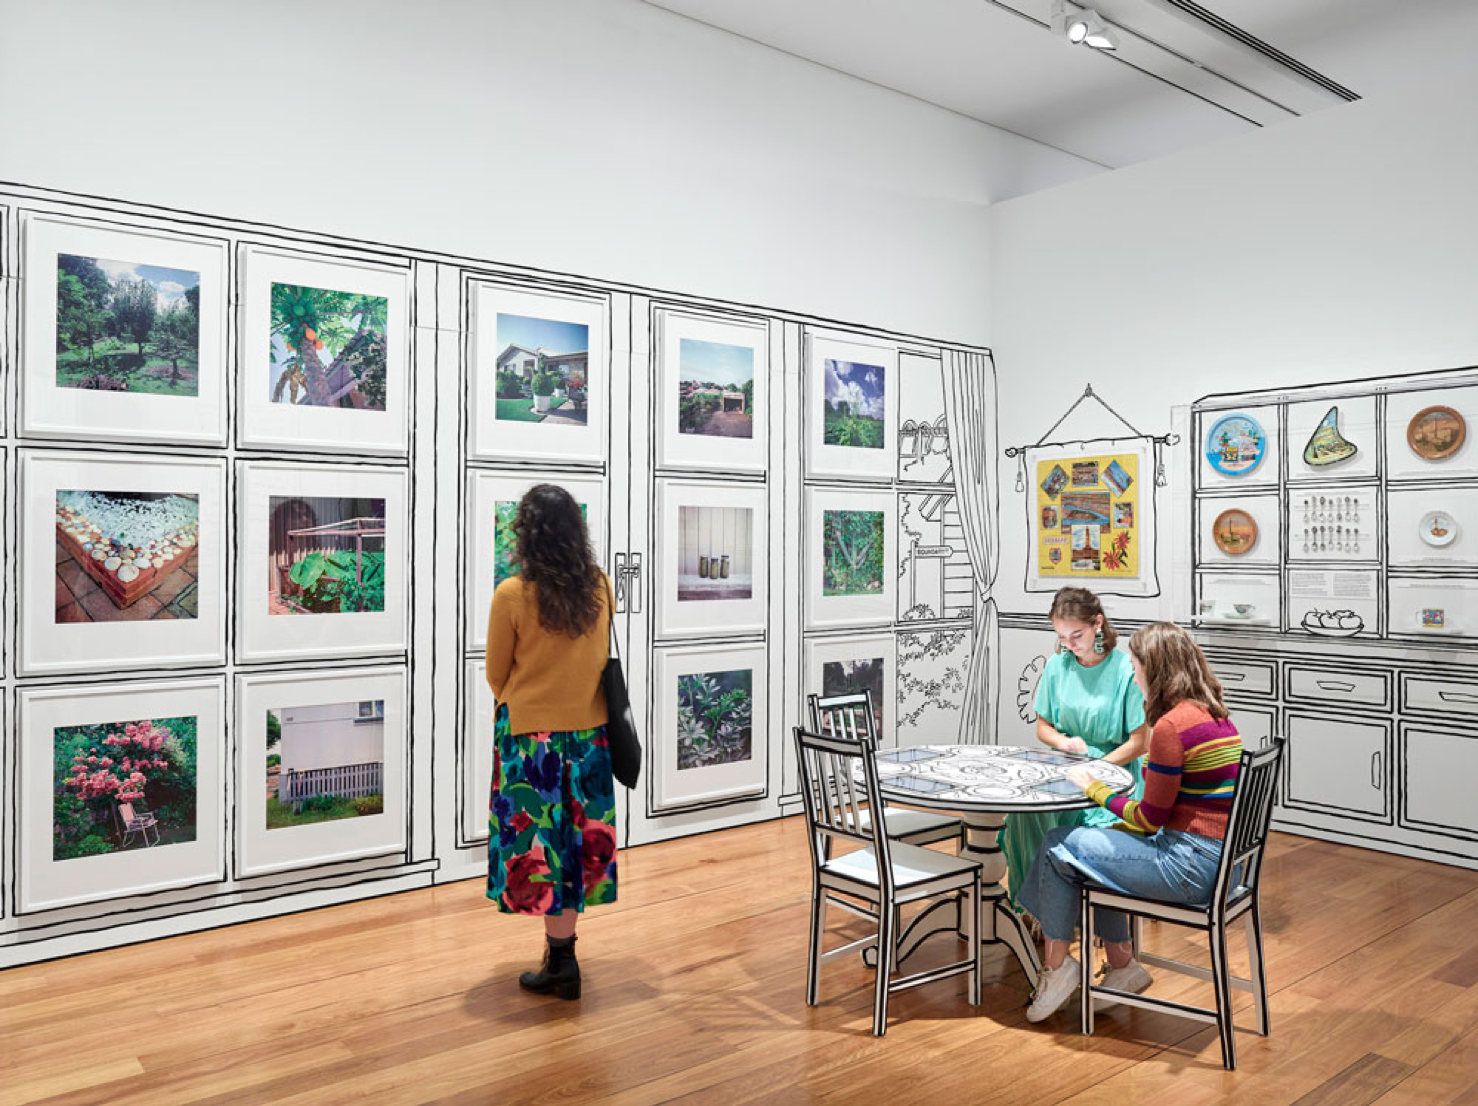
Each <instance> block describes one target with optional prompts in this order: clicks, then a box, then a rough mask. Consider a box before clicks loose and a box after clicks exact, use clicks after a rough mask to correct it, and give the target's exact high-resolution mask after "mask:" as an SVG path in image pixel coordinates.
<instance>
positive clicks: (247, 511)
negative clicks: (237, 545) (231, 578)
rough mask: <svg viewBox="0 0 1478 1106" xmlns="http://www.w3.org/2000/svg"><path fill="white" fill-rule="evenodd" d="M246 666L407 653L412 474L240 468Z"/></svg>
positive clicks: (241, 621) (240, 612) (240, 607)
mask: <svg viewBox="0 0 1478 1106" xmlns="http://www.w3.org/2000/svg"><path fill="white" fill-rule="evenodd" d="M237 513H238V517H237V532H238V534H240V541H241V560H240V567H239V569H238V571H237V573H236V578H237V581H238V588H239V592H238V595H237V605H236V611H237V619H238V623H237V635H238V636H237V642H238V646H239V655H240V657H241V659H242V660H243V661H264V660H291V659H296V658H305V657H333V658H339V657H363V656H375V655H377V654H385V653H400V652H403V651H404V650H405V648H406V628H407V621H408V620H407V601H406V597H407V594H408V591H407V587H406V578H407V573H408V571H409V565H408V563H407V549H408V546H407V543H406V517H407V516H406V474H405V472H404V470H401V469H392V468H375V467H372V466H367V465H366V466H356V467H349V466H339V465H321V466H313V465H290V464H282V463H275V462H265V461H261V462H255V461H252V462H244V463H242V465H241V468H240V488H239V490H238V494H237Z"/></svg>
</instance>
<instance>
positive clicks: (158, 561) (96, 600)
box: [56, 491, 200, 623]
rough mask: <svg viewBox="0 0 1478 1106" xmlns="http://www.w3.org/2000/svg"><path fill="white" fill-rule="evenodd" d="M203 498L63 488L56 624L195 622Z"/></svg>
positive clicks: (58, 501) (58, 510)
mask: <svg viewBox="0 0 1478 1106" xmlns="http://www.w3.org/2000/svg"><path fill="white" fill-rule="evenodd" d="M199 541H200V500H199V497H197V496H194V495H173V494H168V493H159V492H91V491H58V492H57V494H56V621H57V622H59V623H63V622H146V621H150V620H153V619H179V618H186V619H188V618H195V617H196V615H197V605H198V599H199V594H198V588H197V580H196V578H197V576H198V574H199V569H198V563H197V562H198V556H197V553H198V550H197V546H198V544H199Z"/></svg>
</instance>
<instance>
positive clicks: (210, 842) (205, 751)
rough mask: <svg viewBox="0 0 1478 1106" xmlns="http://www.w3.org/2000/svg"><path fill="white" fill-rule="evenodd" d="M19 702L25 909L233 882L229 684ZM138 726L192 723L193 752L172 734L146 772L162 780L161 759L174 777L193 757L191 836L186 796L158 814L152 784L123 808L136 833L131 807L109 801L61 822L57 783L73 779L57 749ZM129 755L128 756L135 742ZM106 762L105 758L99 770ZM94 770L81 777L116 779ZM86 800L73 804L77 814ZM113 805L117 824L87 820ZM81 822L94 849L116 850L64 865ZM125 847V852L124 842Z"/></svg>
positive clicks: (80, 855) (45, 695)
mask: <svg viewBox="0 0 1478 1106" xmlns="http://www.w3.org/2000/svg"><path fill="white" fill-rule="evenodd" d="M18 697H19V703H18V716H19V723H20V735H21V740H20V742H19V752H20V757H19V759H20V765H19V768H20V773H19V779H20V784H21V787H20V796H19V797H20V802H19V806H20V810H19V819H18V825H19V829H20V835H19V842H18V847H17V856H18V859H19V862H20V863H19V872H18V876H19V878H18V879H17V881H16V883H17V892H18V903H17V913H21V914H27V913H34V912H39V911H45V910H55V909H58V908H60V907H68V906H75V905H79V904H82V903H90V902H102V901H106V900H113V899H123V898H128V897H131V896H135V895H148V894H154V893H157V892H160V891H167V890H172V889H176V888H181V887H192V886H198V885H202V884H211V883H218V882H220V881H221V880H223V879H224V878H225V876H226V872H225V816H224V810H223V806H224V793H225V788H224V783H223V768H222V755H221V751H222V750H223V749H224V748H225V744H226V743H225V729H224V710H225V701H226V694H225V682H224V679H223V678H222V677H219V676H211V677H203V678H195V679H188V680H173V681H170V680H160V681H152V680H151V681H130V682H129V683H126V684H118V683H114V684H96V685H90V686H89V685H77V686H72V687H51V688H37V687H27V688H21V689H20V690H19V692H18ZM141 720H161V721H168V722H170V723H171V724H173V725H175V727H176V730H178V729H179V723H180V721H183V720H190V721H192V722H193V727H194V731H195V732H194V735H193V739H192V742H191V743H192V744H193V749H190V748H189V747H188V745H187V744H186V739H185V738H184V736H182V735H181V734H179V733H177V732H175V733H171V732H170V731H168V730H164V731H163V732H164V733H169V735H170V737H171V739H172V742H173V743H174V748H173V749H168V748H161V749H159V750H155V751H153V752H152V753H151V754H150V758H149V764H148V765H147V766H145V767H146V768H147V770H148V771H149V772H150V773H151V774H152V773H154V772H155V771H156V769H155V767H154V765H155V763H157V761H156V758H157V760H159V761H163V762H164V763H165V764H166V765H169V766H170V767H169V768H166V769H163V770H160V771H173V772H175V773H176V775H177V774H178V771H179V770H180V768H181V767H182V765H183V764H185V763H187V762H188V759H189V758H190V757H192V756H193V760H194V765H193V774H194V789H193V792H194V793H193V806H188V809H189V811H190V813H191V817H192V819H193V820H192V822H191V823H190V825H189V830H188V832H189V834H190V835H191V836H190V837H189V838H186V837H185V836H184V834H183V833H180V829H181V826H180V824H179V822H178V817H179V815H178V813H177V810H178V808H179V806H180V805H182V804H183V805H188V797H185V796H182V795H180V794H178V793H177V794H175V795H174V799H175V804H174V806H172V807H169V808H166V807H165V806H164V805H157V806H156V805H155V804H154V803H153V801H152V800H151V799H149V798H148V797H147V793H148V792H149V791H150V790H151V788H150V786H149V785H148V784H144V785H141V788H142V791H143V792H144V793H145V796H146V797H145V798H140V799H132V798H130V799H129V800H127V805H128V807H129V813H131V814H133V815H134V819H135V821H134V822H133V823H131V824H130V828H125V824H124V822H123V819H122V811H123V809H124V802H123V801H121V800H113V801H112V802H111V803H110V801H109V800H108V799H106V798H105V797H101V796H99V797H97V798H94V799H92V800H91V801H90V802H88V803H87V804H85V807H84V809H83V810H82V811H80V812H79V810H78V809H69V810H68V812H67V814H66V815H65V816H63V815H61V813H60V812H59V811H58V810H57V809H56V804H57V803H58V802H59V801H67V800H68V799H70V794H69V793H70V792H71V791H72V790H73V789H70V788H65V787H63V786H62V784H61V782H60V777H63V776H65V775H67V774H68V773H66V772H63V771H59V767H58V766H59V762H62V763H64V762H66V761H67V760H68V759H69V758H67V757H66V756H65V755H64V752H65V750H63V751H62V752H59V749H60V748H61V742H62V741H63V740H65V739H66V738H67V737H70V736H71V735H73V734H77V733H79V732H80V733H84V734H85V733H86V730H87V729H92V730H93V736H96V734H97V732H98V731H102V730H103V729H104V727H106V728H107V731H108V736H113V734H114V733H116V732H117V731H116V730H114V727H115V726H127V725H131V726H137V725H138V722H139V721H141ZM151 725H152V721H151ZM159 732H160V731H156V733H159ZM85 740H86V738H85V737H84V741H85ZM74 743H75V742H74ZM120 748H122V747H116V746H115V747H112V748H107V747H105V746H103V745H99V746H98V749H99V752H100V753H106V752H109V751H112V752H120ZM127 748H129V749H131V748H132V745H130V746H128V747H127ZM94 755H96V754H94ZM102 759H103V758H102V757H99V758H98V764H100V763H101V760H102ZM120 763H121V762H120ZM130 763H131V762H130ZM98 764H94V765H89V766H87V768H85V769H84V772H88V771H91V772H107V773H111V767H110V768H107V769H101V768H99V767H98ZM120 771H121V769H120ZM120 794H122V792H120ZM64 796H65V797H66V798H64ZM79 803H80V796H79ZM79 803H72V804H71V806H72V807H73V808H75V807H77V806H78V805H79ZM109 807H111V809H112V810H113V811H116V812H117V816H116V818H115V817H108V816H106V814H105V815H104V816H103V817H102V818H101V820H100V821H97V822H90V819H91V818H92V817H96V816H97V814H98V809H103V810H105V811H106V810H107V809H108V808H109ZM172 811H175V812H176V813H173V814H172V813H171V812H172ZM151 818H152V822H150V819H151ZM79 821H81V823H82V824H83V825H84V826H85V825H88V824H89V822H90V825H91V827H92V828H93V829H94V830H96V831H99V832H97V833H95V834H93V835H91V837H90V839H91V840H92V841H94V842H96V846H95V847H97V848H104V847H106V848H108V850H109V851H107V852H106V853H96V854H89V853H88V852H87V851H85V850H81V849H78V850H73V851H74V852H75V853H76V855H72V856H69V857H66V858H64V859H58V858H57V853H58V852H59V851H60V850H61V848H62V840H63V838H62V836H61V835H62V833H63V832H65V831H64V830H63V829H62V828H61V827H62V826H72V827H74V828H75V826H76V824H77V823H78V822H79ZM110 824H111V829H108V827H109V826H110ZM172 830H173V831H174V832H173V833H172V832H171V831H172ZM113 837H121V841H118V842H116V843H115V842H114V841H113V840H112V838H113ZM171 837H176V838H177V839H174V840H171V839H170V838H171ZM123 842H128V844H127V845H126V846H125V845H124V844H123ZM151 842H152V844H151Z"/></svg>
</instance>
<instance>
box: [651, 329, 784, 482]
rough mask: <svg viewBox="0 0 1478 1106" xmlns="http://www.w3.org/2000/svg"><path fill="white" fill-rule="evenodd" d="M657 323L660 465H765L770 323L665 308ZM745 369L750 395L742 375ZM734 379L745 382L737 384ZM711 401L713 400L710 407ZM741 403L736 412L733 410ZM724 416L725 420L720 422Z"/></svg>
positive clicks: (758, 468)
mask: <svg viewBox="0 0 1478 1106" xmlns="http://www.w3.org/2000/svg"><path fill="white" fill-rule="evenodd" d="M657 325H658V328H659V332H660V337H659V340H658V343H657V348H658V349H659V350H660V356H661V359H662V360H661V365H660V368H659V371H658V372H657V373H655V374H654V378H655V379H656V380H657V381H658V382H659V383H658V388H659V389H660V395H659V396H658V399H657V408H658V412H659V417H660V419H661V424H660V425H661V433H660V434H659V436H658V451H659V452H658V457H659V464H660V465H661V466H662V467H664V468H680V469H697V470H706V471H713V472H764V471H765V469H766V467H767V465H768V458H769V440H768V424H769V420H768V419H767V418H766V412H767V409H768V408H767V401H768V397H769V371H770V370H769V365H770V361H769V342H770V332H769V326H768V324H766V323H765V322H764V321H763V320H740V319H737V318H733V317H726V318H716V317H713V316H699V315H693V314H688V313H684V312H679V311H676V310H671V309H662V310H660V311H659V312H658V313H657ZM746 374H747V381H748V383H749V384H750V394H749V395H748V396H747V397H746V395H745V393H744V389H743V385H744V383H745V380H744V379H741V378H743V377H745V376H746ZM732 385H738V386H739V387H738V389H737V390H736V389H735V388H733V387H731V386H732ZM710 393H716V394H715V395H710ZM703 401H710V402H707V403H705V402H703ZM709 406H713V407H714V410H713V411H712V412H711V413H709V412H708V411H707V408H708V407H709ZM735 406H737V407H738V408H739V410H738V411H734V410H730V408H731V407H735ZM746 406H747V407H748V408H749V410H748V412H747V413H746V412H745V410H744V407H746ZM746 419H747V421H748V427H747V430H748V433H747V434H746V433H744V431H745V430H746V427H745V426H744V425H743V423H744V420H746ZM725 420H726V421H725ZM720 421H723V425H722V426H715V423H717V422H720Z"/></svg>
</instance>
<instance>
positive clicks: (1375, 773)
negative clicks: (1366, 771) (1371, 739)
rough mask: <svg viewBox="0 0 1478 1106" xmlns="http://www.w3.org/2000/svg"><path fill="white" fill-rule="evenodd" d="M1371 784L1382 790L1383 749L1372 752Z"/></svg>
mask: <svg viewBox="0 0 1478 1106" xmlns="http://www.w3.org/2000/svg"><path fill="white" fill-rule="evenodd" d="M1370 786H1371V787H1373V788H1375V789H1376V790H1377V791H1379V790H1381V751H1380V750H1379V749H1377V750H1376V751H1375V752H1373V753H1371V754H1370Z"/></svg>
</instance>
